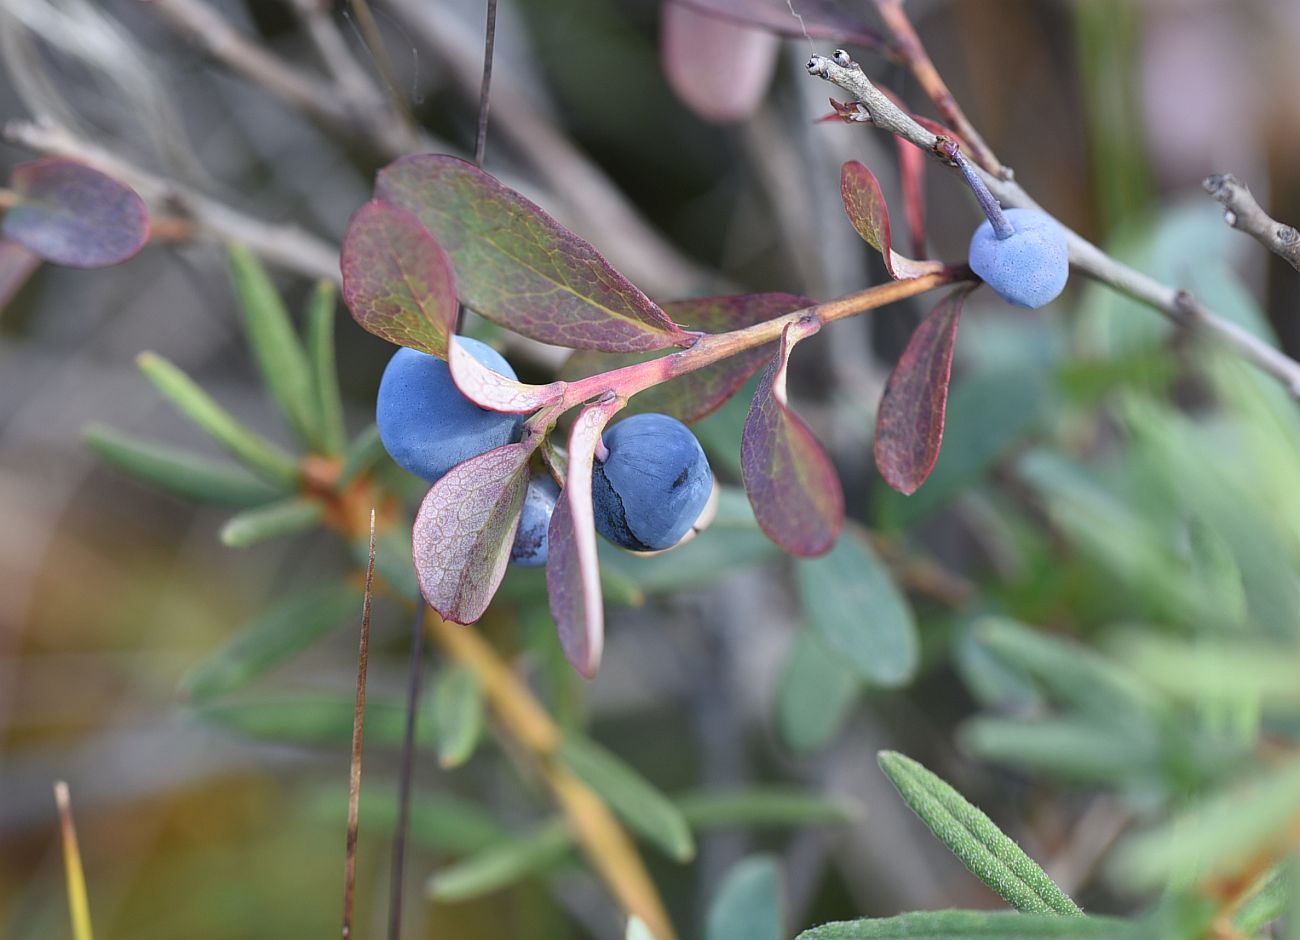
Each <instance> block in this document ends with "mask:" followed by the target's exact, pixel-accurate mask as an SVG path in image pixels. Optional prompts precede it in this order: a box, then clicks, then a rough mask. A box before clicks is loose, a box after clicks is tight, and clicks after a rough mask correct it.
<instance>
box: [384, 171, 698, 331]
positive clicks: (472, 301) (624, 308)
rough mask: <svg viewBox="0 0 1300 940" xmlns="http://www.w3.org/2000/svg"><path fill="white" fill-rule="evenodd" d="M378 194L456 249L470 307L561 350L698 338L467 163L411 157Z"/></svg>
mask: <svg viewBox="0 0 1300 940" xmlns="http://www.w3.org/2000/svg"><path fill="white" fill-rule="evenodd" d="M375 193H376V195H377V196H378V198H379V199H381V200H383V201H384V202H388V203H392V204H393V205H396V206H401V207H402V208H404V209H407V210H409V211H410V212H412V213H414V214H415V215H416V216H417V217H418V218H419V219H420V221H421V222H423V223H424V225H425V226H426V227H427V228H428V229H429V231H430V232H431V233H432V234H433V236H434V237H435V238H436V239H437V240H438V242H439V244H441V245H442V247H443V248H444V249H446V251H447V253H448V254H449V255H451V259H452V262H453V263H454V265H455V268H456V284H457V291H458V293H459V295H460V299H461V300H462V301H463V302H464V303H465V305H466V306H468V307H470V308H472V309H473V310H474V311H476V312H477V313H480V314H482V315H483V316H485V317H487V318H488V319H489V320H492V321H494V322H496V323H499V324H501V325H502V326H505V327H508V328H509V329H511V330H514V331H515V332H517V333H522V334H523V335H525V336H531V337H532V338H533V339H538V340H541V341H542V342H546V343H554V344H556V345H558V346H576V347H581V348H589V349H604V350H607V351H609V352H636V351H638V350H651V349H662V348H664V347H665V346H672V345H674V344H682V343H687V342H689V341H690V337H689V336H688V334H686V333H684V332H683V331H682V330H681V328H679V327H678V326H677V325H676V324H674V323H673V322H672V321H671V320H669V319H668V317H667V316H666V315H665V314H664V312H663V311H662V310H660V309H659V308H658V307H657V306H655V304H654V303H652V302H651V301H650V299H649V298H648V297H646V296H645V294H643V293H642V292H641V291H640V290H638V289H637V288H636V287H635V286H633V284H632V283H631V282H630V281H628V280H627V278H625V277H623V275H621V274H619V273H618V272H617V271H615V270H614V269H613V268H612V267H611V266H610V264H609V262H608V261H606V260H605V259H604V258H603V257H601V255H600V253H599V252H597V251H596V249H595V248H593V247H592V246H591V245H590V244H588V243H587V242H586V241H584V240H582V239H581V238H579V237H578V236H577V235H574V234H573V233H572V232H570V231H569V230H568V229H566V228H564V227H563V226H562V225H560V224H559V223H558V222H556V221H555V220H554V219H552V218H551V217H550V216H549V215H547V214H546V213H545V212H543V211H542V210H541V209H539V208H538V207H537V206H536V205H534V204H533V203H531V202H529V201H528V200H527V199H525V198H524V197H523V196H521V195H519V193H517V192H515V191H514V190H512V189H509V188H507V187H505V186H503V185H501V183H500V182H498V181H497V180H495V179H493V178H492V177H491V176H489V175H488V174H486V173H484V172H483V171H482V170H480V169H478V168H477V167H475V166H474V165H472V164H470V163H466V162H465V161H464V160H459V159H457V158H455V157H449V156H446V155H443V154H419V155H415V156H409V157H403V158H401V159H400V160H397V161H396V162H394V163H391V164H389V165H388V166H387V167H385V168H384V169H383V170H381V171H380V173H379V180H378V182H377V184H376V186H375Z"/></svg>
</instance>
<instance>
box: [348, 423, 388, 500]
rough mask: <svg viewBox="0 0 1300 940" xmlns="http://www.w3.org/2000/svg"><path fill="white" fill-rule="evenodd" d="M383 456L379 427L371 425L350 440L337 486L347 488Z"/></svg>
mask: <svg viewBox="0 0 1300 940" xmlns="http://www.w3.org/2000/svg"><path fill="white" fill-rule="evenodd" d="M383 456H384V442H383V440H382V439H381V438H380V437H379V425H377V424H372V425H370V426H369V427H367V428H366V429H365V430H364V431H362V432H361V433H360V434H358V435H357V436H356V437H355V438H353V439H352V443H351V444H349V445H348V448H347V452H346V453H345V454H344V457H343V469H342V470H340V471H339V479H338V483H337V486H339V487H340V488H342V487H344V486H347V485H348V484H349V483H351V482H352V481H353V480H355V479H356V478H357V477H359V476H360V475H361V474H363V473H365V472H366V471H367V470H369V469H370V468H371V467H373V466H374V465H375V463H376V462H377V461H378V460H379V459H380V458H382V457H383Z"/></svg>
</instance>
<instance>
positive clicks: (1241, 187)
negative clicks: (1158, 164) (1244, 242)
mask: <svg viewBox="0 0 1300 940" xmlns="http://www.w3.org/2000/svg"><path fill="white" fill-rule="evenodd" d="M1201 185H1202V186H1203V187H1205V191H1206V192H1207V193H1209V194H1210V195H1211V196H1212V197H1213V198H1214V200H1215V201H1216V202H1219V203H1221V204H1222V205H1223V218H1224V221H1226V222H1227V223H1228V224H1229V225H1230V226H1232V227H1233V228H1235V229H1238V230H1240V231H1243V232H1245V233H1246V234H1247V235H1249V236H1250V237H1251V238H1253V239H1255V241H1257V242H1259V243H1260V244H1261V245H1263V246H1264V247H1265V248H1267V249H1268V250H1269V251H1271V252H1273V254H1275V255H1277V256H1278V257H1280V258H1282V259H1284V260H1285V261H1286V262H1287V264H1289V265H1291V267H1293V268H1295V269H1296V270H1297V271H1300V232H1297V231H1296V230H1295V227H1294V226H1291V225H1286V224H1285V223H1282V222H1279V221H1277V220H1276V219H1274V218H1272V217H1271V216H1270V215H1269V214H1268V213H1267V212H1265V211H1264V209H1263V208H1262V207H1261V206H1260V204H1259V203H1258V202H1257V201H1256V200H1255V197H1254V196H1253V195H1251V192H1250V189H1249V188H1248V187H1247V186H1246V184H1245V183H1243V182H1242V181H1241V180H1239V179H1237V177H1235V176H1233V175H1232V174H1231V173H1222V174H1217V175H1215V176H1210V177H1207V178H1206V179H1205V182H1203V183H1202V184H1201Z"/></svg>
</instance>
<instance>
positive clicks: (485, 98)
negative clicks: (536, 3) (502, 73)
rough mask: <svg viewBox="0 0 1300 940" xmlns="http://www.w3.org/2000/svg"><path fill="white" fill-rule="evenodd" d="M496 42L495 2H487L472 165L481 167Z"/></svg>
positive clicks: (490, 98) (490, 97)
mask: <svg viewBox="0 0 1300 940" xmlns="http://www.w3.org/2000/svg"><path fill="white" fill-rule="evenodd" d="M496 40H497V0H487V25H486V26H485V27H484V30H483V84H482V85H480V86H479V92H478V134H477V135H475V137H474V163H475V164H476V165H477V166H482V165H483V156H484V154H485V153H486V152H487V129H488V105H489V103H490V102H491V100H492V53H493V51H494V50H495V49H496Z"/></svg>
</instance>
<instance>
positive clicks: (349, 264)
mask: <svg viewBox="0 0 1300 940" xmlns="http://www.w3.org/2000/svg"><path fill="white" fill-rule="evenodd" d="M339 266H340V268H341V269H342V271H343V302H344V303H345V304H347V307H348V310H350V311H352V317H353V319H355V320H356V321H357V323H359V324H360V325H361V328H362V329H364V330H368V331H369V332H371V333H374V334H375V335H376V336H380V337H383V338H384V339H386V340H388V341H389V342H390V343H396V344H397V345H399V346H409V347H410V348H411V349H418V350H420V351H421V352H426V353H429V354H430V355H434V356H441V357H443V358H446V356H447V337H448V336H450V335H451V334H452V333H453V332H454V331H455V329H456V313H457V304H456V275H455V273H454V272H453V271H452V267H451V259H450V258H448V257H447V253H446V252H445V251H443V250H442V246H441V245H439V244H438V242H437V241H436V240H435V239H434V237H433V236H432V235H430V234H429V231H428V229H426V228H425V227H424V226H423V225H422V224H421V223H420V220H419V219H417V218H416V217H415V216H414V215H412V214H411V213H410V212H407V211H406V210H405V209H402V208H399V207H398V206H394V205H390V204H389V203H386V202H380V201H379V200H377V199H375V200H372V201H370V202H368V203H366V204H365V205H364V206H362V207H361V208H360V209H358V210H357V211H356V213H355V214H354V215H353V216H352V221H350V222H349V223H348V228H347V231H346V232H345V233H344V235H343V250H342V254H341V256H340V260H339Z"/></svg>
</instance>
